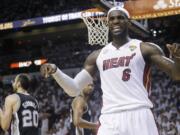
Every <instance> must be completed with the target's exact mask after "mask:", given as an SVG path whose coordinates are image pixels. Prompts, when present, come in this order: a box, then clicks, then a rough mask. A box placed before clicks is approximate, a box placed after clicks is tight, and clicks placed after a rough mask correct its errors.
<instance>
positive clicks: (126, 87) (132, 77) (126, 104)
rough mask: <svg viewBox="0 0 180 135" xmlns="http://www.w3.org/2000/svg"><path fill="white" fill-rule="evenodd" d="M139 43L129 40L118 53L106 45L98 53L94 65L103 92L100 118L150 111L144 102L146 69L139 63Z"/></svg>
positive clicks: (149, 104)
mask: <svg viewBox="0 0 180 135" xmlns="http://www.w3.org/2000/svg"><path fill="white" fill-rule="evenodd" d="M141 42H142V41H140V40H136V39H132V40H130V41H129V42H128V43H126V44H124V45H123V46H121V47H120V48H118V49H117V48H116V47H114V46H113V45H112V43H109V44H108V45H106V46H105V47H104V48H103V49H102V50H101V52H100V54H99V56H98V58H97V60H96V64H97V67H98V69H99V71H100V78H101V89H102V91H103V106H102V110H101V113H102V114H106V113H116V112H120V111H124V110H130V109H135V108H139V107H148V108H151V107H153V105H152V102H151V101H150V100H149V98H148V90H149V89H150V67H148V66H146V64H145V61H144V59H143V56H142V53H141V49H140V43H141Z"/></svg>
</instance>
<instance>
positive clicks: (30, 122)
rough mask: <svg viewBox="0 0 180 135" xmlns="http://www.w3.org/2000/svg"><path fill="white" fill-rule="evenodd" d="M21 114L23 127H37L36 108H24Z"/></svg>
mask: <svg viewBox="0 0 180 135" xmlns="http://www.w3.org/2000/svg"><path fill="white" fill-rule="evenodd" d="M22 116H23V127H37V126H38V112H37V111H36V110H33V111H30V110H24V111H23V112H22Z"/></svg>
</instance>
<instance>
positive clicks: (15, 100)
mask: <svg viewBox="0 0 180 135" xmlns="http://www.w3.org/2000/svg"><path fill="white" fill-rule="evenodd" d="M19 104H20V99H19V97H18V95H17V94H12V95H9V96H7V97H6V99H5V106H9V107H12V108H13V110H16V108H17V105H19Z"/></svg>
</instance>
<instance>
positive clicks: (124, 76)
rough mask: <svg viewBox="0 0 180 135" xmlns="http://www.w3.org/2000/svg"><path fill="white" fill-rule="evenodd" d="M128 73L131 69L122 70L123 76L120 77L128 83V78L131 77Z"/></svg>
mask: <svg viewBox="0 0 180 135" xmlns="http://www.w3.org/2000/svg"><path fill="white" fill-rule="evenodd" d="M130 73H131V69H129V68H127V69H124V71H123V75H122V80H123V81H128V80H129V79H130V76H131V75H130Z"/></svg>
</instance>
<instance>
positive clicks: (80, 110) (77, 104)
mask: <svg viewBox="0 0 180 135" xmlns="http://www.w3.org/2000/svg"><path fill="white" fill-rule="evenodd" d="M93 88H94V86H93V84H89V85H87V86H86V87H85V88H84V89H83V90H82V91H81V93H80V94H79V95H78V96H76V97H75V98H74V99H73V101H72V104H71V106H72V109H73V123H74V125H75V126H76V135H85V134H84V130H83V129H84V128H87V129H92V130H94V131H96V130H97V128H98V124H97V123H93V122H89V121H87V120H85V119H84V118H83V115H84V114H85V113H87V111H88V100H89V97H90V95H91V93H92V91H93Z"/></svg>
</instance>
